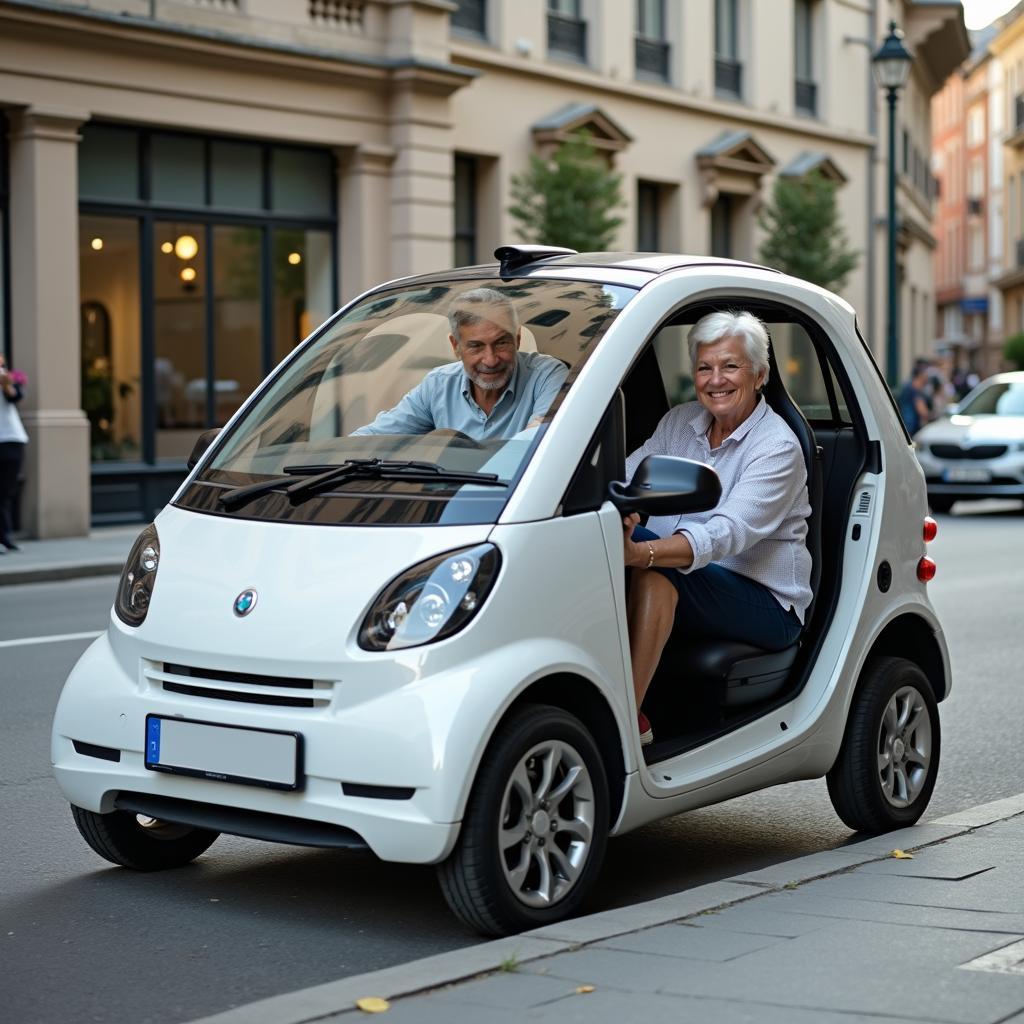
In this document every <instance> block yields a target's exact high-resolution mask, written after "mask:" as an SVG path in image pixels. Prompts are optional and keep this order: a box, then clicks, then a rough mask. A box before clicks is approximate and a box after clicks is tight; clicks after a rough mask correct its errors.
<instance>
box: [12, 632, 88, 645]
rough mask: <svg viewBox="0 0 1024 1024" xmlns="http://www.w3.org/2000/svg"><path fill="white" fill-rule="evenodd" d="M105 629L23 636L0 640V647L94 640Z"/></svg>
mask: <svg viewBox="0 0 1024 1024" xmlns="http://www.w3.org/2000/svg"><path fill="white" fill-rule="evenodd" d="M105 632H106V630H105V629H97V630H96V631H95V632H92V633H58V634H57V635H56V636H23V637H19V638H18V639H17V640H0V647H29V646H31V645H32V644H59V643H61V642H62V641H64V640H95V639H96V637H98V636H102V635H103V634H104V633H105Z"/></svg>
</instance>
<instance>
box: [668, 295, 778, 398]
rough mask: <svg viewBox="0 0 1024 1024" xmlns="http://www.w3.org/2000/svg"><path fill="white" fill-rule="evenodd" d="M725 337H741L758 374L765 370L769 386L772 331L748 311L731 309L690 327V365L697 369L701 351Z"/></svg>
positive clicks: (705, 318) (712, 314) (706, 317)
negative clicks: (770, 332) (769, 353)
mask: <svg viewBox="0 0 1024 1024" xmlns="http://www.w3.org/2000/svg"><path fill="white" fill-rule="evenodd" d="M723 338H740V339H741V340H742V341H743V348H744V349H745V350H746V353H747V358H748V359H749V360H750V365H751V366H752V367H753V368H754V374H755V375H757V374H759V373H761V372H762V371H764V380H763V381H762V382H761V383H762V384H767V383H768V328H767V327H765V325H764V324H763V323H762V322H761V321H760V320H758V318H757V317H756V316H754V314H753V313H747V312H746V311H745V310H727V311H723V312H719V313H708V315H707V316H702V317H701V318H700V319H699V320H698V321H697V322H696V323H695V324H694V325H693V327H691V328H690V335H689V337H688V338H687V344H688V345H689V348H690V365H691V366H692V367H693V368H694V369H696V368H697V349H698V347H699V346H701V345H710V344H712V343H713V342H716V341H721V340H722V339H723Z"/></svg>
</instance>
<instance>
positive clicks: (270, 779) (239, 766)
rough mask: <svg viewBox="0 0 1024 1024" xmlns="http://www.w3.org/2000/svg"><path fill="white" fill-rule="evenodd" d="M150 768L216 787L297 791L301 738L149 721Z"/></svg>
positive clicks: (174, 721) (151, 717)
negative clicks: (234, 784)
mask: <svg viewBox="0 0 1024 1024" xmlns="http://www.w3.org/2000/svg"><path fill="white" fill-rule="evenodd" d="M146 767H147V768H149V769H150V770H151V771H155V772H170V773H171V774H175V775H193V776H196V777H197V778H201V779H214V780H216V781H218V782H240V783H242V784H244V785H248V786H265V787H268V788H270V789H298V788H299V785H300V783H301V780H302V736H301V735H300V734H299V733H296V732H272V731H270V730H266V729H250V728H248V727H245V726H236V725H214V724H213V723H211V722H194V721H192V720H190V719H185V718H161V717H160V716H159V715H147V716H146Z"/></svg>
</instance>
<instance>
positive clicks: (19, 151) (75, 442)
mask: <svg viewBox="0 0 1024 1024" xmlns="http://www.w3.org/2000/svg"><path fill="white" fill-rule="evenodd" d="M87 119H88V115H87V114H85V113H84V112H73V111H68V110H62V111H57V110H43V109H40V108H36V107H29V108H27V109H24V110H21V111H19V112H17V113H15V114H14V115H13V117H12V118H11V130H10V143H11V146H10V163H11V204H10V205H11V211H10V246H11V261H10V266H11V271H10V272H11V337H12V342H13V360H14V364H15V365H16V366H17V367H18V368H19V369H21V370H24V371H25V373H26V374H27V375H28V388H27V389H26V395H25V399H24V401H23V402H22V403H21V416H22V420H23V421H24V423H25V429H26V430H27V431H28V435H29V443H28V448H27V452H26V459H25V470H24V472H25V477H26V482H25V483H26V486H25V493H24V497H23V499H22V522H23V524H24V525H25V526H26V527H27V529H28V532H29V533H30V534H31V536H33V537H40V538H44V537H74V536H81V535H84V534H86V533H88V532H89V421H88V420H87V419H86V417H85V414H84V413H83V412H82V401H81V357H80V347H81V339H80V327H79V309H78V306H79V301H78V141H79V138H80V136H79V134H78V128H79V126H80V125H81V124H82V122H83V121H85V120H87Z"/></svg>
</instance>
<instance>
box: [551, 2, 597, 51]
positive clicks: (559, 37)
mask: <svg viewBox="0 0 1024 1024" xmlns="http://www.w3.org/2000/svg"><path fill="white" fill-rule="evenodd" d="M548 56H550V57H555V58H556V59H559V60H571V61H577V62H579V63H583V64H585V63H586V60H587V23H586V22H585V21H584V20H583V18H582V17H581V13H580V0H548Z"/></svg>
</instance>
